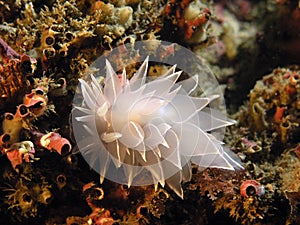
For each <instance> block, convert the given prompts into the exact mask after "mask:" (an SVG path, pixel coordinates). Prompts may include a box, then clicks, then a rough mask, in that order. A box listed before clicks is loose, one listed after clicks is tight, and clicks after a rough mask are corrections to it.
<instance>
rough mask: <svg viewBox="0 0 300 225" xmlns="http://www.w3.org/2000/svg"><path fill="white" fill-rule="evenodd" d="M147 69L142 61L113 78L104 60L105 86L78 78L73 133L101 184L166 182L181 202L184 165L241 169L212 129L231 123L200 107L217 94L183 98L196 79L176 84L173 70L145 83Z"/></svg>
mask: <svg viewBox="0 0 300 225" xmlns="http://www.w3.org/2000/svg"><path fill="white" fill-rule="evenodd" d="M147 68H148V58H147V59H146V60H145V61H144V62H143V64H142V65H141V67H140V68H139V70H138V71H137V72H136V73H135V74H134V76H133V77H132V78H131V79H130V80H128V79H127V77H126V72H125V70H123V73H122V75H120V76H117V74H116V73H115V72H114V70H113V68H112V66H111V65H110V63H109V62H108V61H106V78H105V85H104V87H103V86H102V85H101V84H99V83H98V81H97V79H96V78H95V77H94V76H93V75H92V76H91V83H90V84H88V83H87V82H86V81H84V80H80V83H81V93H82V97H83V99H84V102H83V104H81V105H80V106H78V105H77V106H76V105H75V106H74V110H73V129H74V133H75V136H76V139H77V142H78V143H77V144H78V146H79V149H80V151H81V153H82V154H83V156H84V157H85V159H86V161H87V162H88V163H89V164H90V166H91V167H92V168H94V169H95V170H96V171H97V172H98V173H99V174H100V177H101V181H103V179H104V177H108V178H109V179H111V180H114V181H116V182H119V183H123V184H127V185H128V186H130V185H148V184H153V183H154V184H155V187H157V185H158V183H160V184H161V185H162V186H164V185H165V183H166V184H168V186H169V187H170V188H171V189H173V190H174V191H175V193H176V194H177V195H178V196H180V197H183V191H182V188H181V182H182V181H189V180H190V178H191V164H190V163H191V162H193V163H195V164H198V165H199V166H200V167H204V168H205V167H217V168H223V169H230V170H234V168H238V167H241V165H240V164H239V162H236V161H235V160H234V159H233V158H231V157H230V156H229V155H228V153H227V152H226V151H224V149H223V148H222V145H221V144H222V142H221V141H219V140H217V138H216V137H215V136H213V132H211V131H214V130H216V129H218V128H222V127H225V126H228V125H231V124H232V123H233V122H232V121H227V120H224V119H221V118H222V117H221V116H218V115H219V114H218V113H213V114H214V115H212V113H210V111H209V110H208V108H206V106H207V105H208V104H209V103H210V102H211V101H213V100H214V99H216V98H218V96H217V95H212V96H208V97H192V96H190V94H191V93H192V92H193V91H194V89H195V87H196V86H197V85H198V82H197V76H195V77H191V78H189V79H186V80H184V81H181V82H177V83H176V81H177V80H178V78H179V76H180V74H181V71H179V72H175V69H176V66H173V67H171V68H170V69H169V70H168V71H167V72H166V73H165V74H163V75H162V76H160V77H158V78H157V79H155V80H153V81H151V82H148V83H147V82H146V75H147ZM78 126H79V127H78ZM82 128H84V130H85V131H87V135H83V134H82V133H81V131H82ZM78 132H79V133H78ZM83 132H84V131H83ZM208 132H209V133H208ZM76 133H77V134H76ZM108 174H109V175H108ZM112 177H113V178H112Z"/></svg>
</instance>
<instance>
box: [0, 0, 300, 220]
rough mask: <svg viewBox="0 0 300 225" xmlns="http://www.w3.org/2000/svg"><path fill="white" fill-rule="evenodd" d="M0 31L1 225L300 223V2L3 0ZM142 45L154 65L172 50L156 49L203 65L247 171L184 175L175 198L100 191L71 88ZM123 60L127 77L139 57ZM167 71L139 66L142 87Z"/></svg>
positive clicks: (165, 192)
mask: <svg viewBox="0 0 300 225" xmlns="http://www.w3.org/2000/svg"><path fill="white" fill-rule="evenodd" d="M0 21H1V24H0V38H1V39H0V115H1V118H0V120H1V121H0V122H1V124H2V125H1V126H0V135H1V136H0V150H1V156H0V171H1V175H0V190H1V194H0V224H3V225H6V224H7V225H8V224H47V225H52V224H67V225H74V224H82V225H89V224H98V225H112V224H115V225H117V224H120V225H122V224H134V225H146V224H157V225H163V224H183V225H189V224H191V225H202V224H203V225H206V224H207V225H213V224H218V225H222V224H232V225H235V224H236V225H238V224H243V225H250V224H256V225H270V224H272V225H284V224H285V225H288V224H291V225H292V224H295V225H297V224H300V211H299V208H300V207H299V206H300V124H299V123H300V69H299V64H300V57H299V56H300V37H299V34H300V2H299V1H296V0H290V1H288V0H263V1H249V0H230V1H229V0H214V1H205V0H204V1H200V0H194V1H192V0H181V1H180V0H158V1H150V0H142V1H136V0H122V1H116V0H106V1H97V0H70V1H61V0H49V1H46V2H45V1H39V0H18V1H11V0H7V1H0ZM145 40H152V41H157V45H155V46H153V54H156V56H157V57H160V58H164V59H165V58H169V57H172V55H173V53H174V51H175V50H174V48H175V47H174V46H175V45H173V44H170V45H164V44H162V43H161V41H168V42H170V43H176V44H180V45H182V46H184V47H186V48H187V49H189V50H191V51H192V52H193V53H194V54H196V55H197V56H198V57H199V58H201V59H202V60H203V62H205V63H206V64H207V65H208V66H209V67H210V68H211V70H212V71H213V72H214V74H215V76H216V78H217V80H218V82H219V83H220V86H221V87H222V90H223V92H224V97H225V101H226V106H227V113H228V116H229V117H231V118H233V119H235V120H236V121H237V123H236V124H235V125H233V126H230V127H228V128H227V130H226V134H225V138H224V142H225V143H226V145H227V146H229V148H230V149H231V150H232V151H233V152H234V153H235V154H236V155H237V156H238V157H239V158H240V160H241V161H242V162H243V164H244V167H245V168H244V169H243V170H236V171H227V170H222V169H216V168H207V169H205V170H200V169H199V168H198V167H197V166H195V165H193V168H192V178H191V181H189V182H186V183H183V184H182V187H183V192H184V199H181V198H179V197H178V196H177V195H176V194H175V193H174V192H173V191H172V190H170V189H169V188H168V187H167V186H165V187H161V186H158V187H154V186H151V185H150V186H141V187H130V188H129V187H127V186H126V185H120V184H116V183H114V182H111V181H109V180H105V181H104V182H103V183H100V180H99V175H98V174H97V173H96V172H94V171H93V170H91V168H89V165H88V164H87V163H86V162H85V160H84V159H83V158H82V156H81V155H80V154H79V153H78V149H77V148H76V141H75V139H74V135H73V132H72V126H71V123H70V114H71V110H72V101H73V97H74V94H75V91H76V87H77V85H78V79H79V78H83V76H84V74H85V72H86V71H87V70H88V68H89V67H90V65H91V64H92V63H93V61H94V60H95V59H97V58H98V57H99V56H102V55H106V54H108V53H109V52H110V51H111V50H112V49H113V48H115V47H118V46H121V45H122V44H132V45H133V44H134V43H135V42H138V41H145ZM124 52H125V53H124ZM124 52H120V54H127V52H126V49H124ZM130 54H131V55H130V57H128V61H124V62H123V61H122V62H119V63H120V64H124V67H126V72H127V74H133V73H134V72H136V70H137V68H138V67H139V66H140V64H139V63H134V62H136V61H141V60H142V59H141V56H140V54H139V52H138V51H136V52H131V53H130ZM127 65H130V66H127ZM165 71H166V67H165V65H161V64H155V63H150V64H149V68H148V75H149V79H151V77H156V76H159V75H161V74H163V73H164V72H165Z"/></svg>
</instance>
